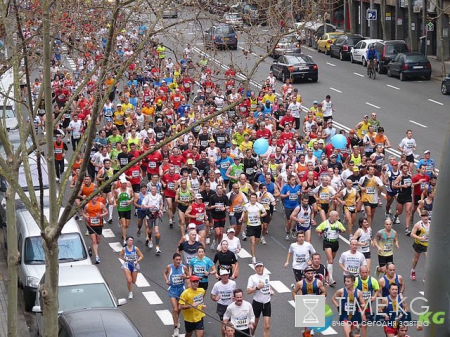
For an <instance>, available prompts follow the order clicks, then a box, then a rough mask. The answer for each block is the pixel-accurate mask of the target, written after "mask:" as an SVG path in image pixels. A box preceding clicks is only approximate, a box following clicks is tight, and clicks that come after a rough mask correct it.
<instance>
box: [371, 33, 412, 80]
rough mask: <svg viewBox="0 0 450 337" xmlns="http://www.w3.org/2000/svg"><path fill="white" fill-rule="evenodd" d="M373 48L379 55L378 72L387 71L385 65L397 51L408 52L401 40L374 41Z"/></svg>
mask: <svg viewBox="0 0 450 337" xmlns="http://www.w3.org/2000/svg"><path fill="white" fill-rule="evenodd" d="M375 49H376V50H377V52H378V54H379V56H380V59H379V60H378V61H377V72H378V73H379V74H385V73H386V72H387V69H388V68H387V65H388V64H389V62H391V60H392V59H393V58H394V57H395V56H396V55H397V54H398V53H407V52H409V49H408V46H407V45H406V42H405V41H403V40H389V41H380V42H375Z"/></svg>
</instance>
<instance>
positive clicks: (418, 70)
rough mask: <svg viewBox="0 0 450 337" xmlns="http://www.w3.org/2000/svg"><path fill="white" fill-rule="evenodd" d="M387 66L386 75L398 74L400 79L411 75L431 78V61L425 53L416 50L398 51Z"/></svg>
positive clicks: (402, 79)
mask: <svg viewBox="0 0 450 337" xmlns="http://www.w3.org/2000/svg"><path fill="white" fill-rule="evenodd" d="M387 67H388V70H387V75H388V76H389V77H391V76H398V77H399V78H400V81H404V80H406V79H407V78H412V77H425V79H426V80H430V79H431V63H430V61H429V60H428V58H427V57H426V56H425V55H423V54H421V53H418V52H408V53H399V54H397V55H396V56H395V57H394V59H393V60H392V61H391V62H389V64H388V66H387Z"/></svg>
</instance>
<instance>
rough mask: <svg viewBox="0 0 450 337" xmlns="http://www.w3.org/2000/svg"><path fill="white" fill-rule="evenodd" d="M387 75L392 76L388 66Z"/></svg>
mask: <svg viewBox="0 0 450 337" xmlns="http://www.w3.org/2000/svg"><path fill="white" fill-rule="evenodd" d="M387 75H388V77H392V73H391V69H389V68H388V71H387Z"/></svg>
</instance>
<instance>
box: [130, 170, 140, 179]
mask: <svg viewBox="0 0 450 337" xmlns="http://www.w3.org/2000/svg"><path fill="white" fill-rule="evenodd" d="M140 175H141V174H140V172H139V171H133V172H132V173H131V176H132V177H133V178H137V177H139V176H140Z"/></svg>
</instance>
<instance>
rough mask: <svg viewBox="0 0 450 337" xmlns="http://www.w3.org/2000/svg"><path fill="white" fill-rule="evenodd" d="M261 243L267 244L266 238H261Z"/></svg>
mask: <svg viewBox="0 0 450 337" xmlns="http://www.w3.org/2000/svg"><path fill="white" fill-rule="evenodd" d="M261 243H262V244H263V245H265V244H267V242H266V238H265V237H264V236H261Z"/></svg>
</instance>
